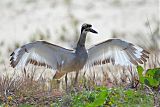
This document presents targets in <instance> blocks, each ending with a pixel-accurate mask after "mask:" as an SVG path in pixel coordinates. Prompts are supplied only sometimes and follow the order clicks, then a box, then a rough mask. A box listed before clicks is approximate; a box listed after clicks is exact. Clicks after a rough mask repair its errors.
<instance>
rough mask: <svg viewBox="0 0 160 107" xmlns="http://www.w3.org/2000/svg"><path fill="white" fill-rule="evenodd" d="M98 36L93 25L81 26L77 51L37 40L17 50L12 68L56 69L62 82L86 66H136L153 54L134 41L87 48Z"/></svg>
mask: <svg viewBox="0 0 160 107" xmlns="http://www.w3.org/2000/svg"><path fill="white" fill-rule="evenodd" d="M88 32H90V33H95V34H98V32H97V31H96V30H94V29H93V28H92V25H91V24H87V23H84V24H83V25H82V26H81V31H80V37H79V40H78V42H77V46H76V48H75V49H66V48H63V47H61V46H58V45H55V44H51V43H49V42H47V41H35V42H31V43H28V44H25V45H23V46H21V47H19V48H17V49H16V50H15V51H13V53H12V54H11V55H10V56H11V58H10V65H11V66H12V67H13V68H15V69H22V70H25V67H26V66H27V65H28V64H32V65H35V66H43V67H46V68H49V69H52V72H53V78H55V79H60V78H61V77H63V76H64V75H65V74H66V73H69V72H78V71H80V70H82V69H83V68H84V67H93V66H97V65H103V64H107V63H112V64H113V65H121V66H132V65H138V64H144V63H145V62H147V59H148V58H149V54H150V53H149V52H148V51H146V50H144V49H143V48H141V47H140V46H137V45H134V44H132V43H130V42H127V41H124V40H121V39H118V38H113V39H108V40H106V41H104V42H101V43H98V44H96V45H93V46H92V47H90V48H88V49H86V47H85V42H86V36H87V33H88Z"/></svg>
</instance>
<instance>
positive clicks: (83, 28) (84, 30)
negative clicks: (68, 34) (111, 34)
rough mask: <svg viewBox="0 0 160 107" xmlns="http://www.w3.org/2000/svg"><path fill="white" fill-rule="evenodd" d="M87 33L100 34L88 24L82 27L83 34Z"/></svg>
mask: <svg viewBox="0 0 160 107" xmlns="http://www.w3.org/2000/svg"><path fill="white" fill-rule="evenodd" d="M83 32H84V33H87V32H92V33H98V32H97V31H95V30H94V29H92V25H91V24H87V23H84V24H83V25H82V28H81V33H83Z"/></svg>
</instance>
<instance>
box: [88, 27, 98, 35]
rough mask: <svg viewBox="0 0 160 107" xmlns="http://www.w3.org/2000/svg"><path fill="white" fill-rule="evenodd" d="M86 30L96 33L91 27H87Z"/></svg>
mask: <svg viewBox="0 0 160 107" xmlns="http://www.w3.org/2000/svg"><path fill="white" fill-rule="evenodd" d="M88 31H90V32H92V33H96V34H97V33H98V32H97V31H95V30H94V29H92V28H89V29H88Z"/></svg>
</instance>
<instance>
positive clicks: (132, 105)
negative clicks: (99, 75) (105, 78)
mask: <svg viewBox="0 0 160 107" xmlns="http://www.w3.org/2000/svg"><path fill="white" fill-rule="evenodd" d="M67 96H68V98H69V99H70V100H71V103H64V102H57V104H58V105H54V106H57V107H59V106H62V105H68V106H69V107H124V106H125V107H152V106H153V96H152V95H149V94H146V93H145V92H144V91H143V90H137V91H136V90H135V89H128V90H125V89H123V88H105V87H96V88H95V89H94V90H92V91H91V90H89V91H87V90H84V91H81V92H78V93H72V94H70V95H67ZM63 100H65V101H67V99H66V98H64V99H63ZM63 100H62V101H63Z"/></svg>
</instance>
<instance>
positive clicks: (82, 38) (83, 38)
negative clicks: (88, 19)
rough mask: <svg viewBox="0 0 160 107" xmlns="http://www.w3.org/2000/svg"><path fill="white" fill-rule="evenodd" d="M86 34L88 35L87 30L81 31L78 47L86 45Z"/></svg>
mask: <svg viewBox="0 0 160 107" xmlns="http://www.w3.org/2000/svg"><path fill="white" fill-rule="evenodd" d="M86 35H87V32H81V35H80V38H79V41H78V43H77V48H80V47H85V41H86Z"/></svg>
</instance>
